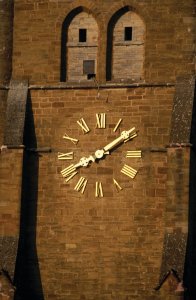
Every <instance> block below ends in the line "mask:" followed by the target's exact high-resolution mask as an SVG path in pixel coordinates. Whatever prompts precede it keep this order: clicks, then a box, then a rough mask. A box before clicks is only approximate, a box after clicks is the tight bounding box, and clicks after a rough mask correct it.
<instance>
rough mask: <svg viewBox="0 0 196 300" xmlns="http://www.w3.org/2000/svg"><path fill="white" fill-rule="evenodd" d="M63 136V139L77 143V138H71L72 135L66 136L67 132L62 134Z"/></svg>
mask: <svg viewBox="0 0 196 300" xmlns="http://www.w3.org/2000/svg"><path fill="white" fill-rule="evenodd" d="M63 138H64V139H65V140H69V141H71V142H72V143H73V144H75V145H76V144H77V142H78V140H77V139H74V138H72V137H70V136H68V134H67V133H65V135H64V136H63Z"/></svg>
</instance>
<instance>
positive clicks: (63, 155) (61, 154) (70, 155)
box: [58, 152, 73, 160]
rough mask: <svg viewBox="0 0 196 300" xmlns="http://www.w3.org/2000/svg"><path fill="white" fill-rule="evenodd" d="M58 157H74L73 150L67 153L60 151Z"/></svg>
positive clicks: (64, 158)
mask: <svg viewBox="0 0 196 300" xmlns="http://www.w3.org/2000/svg"><path fill="white" fill-rule="evenodd" d="M58 159H59V160H67V159H73V152H67V153H61V152H58Z"/></svg>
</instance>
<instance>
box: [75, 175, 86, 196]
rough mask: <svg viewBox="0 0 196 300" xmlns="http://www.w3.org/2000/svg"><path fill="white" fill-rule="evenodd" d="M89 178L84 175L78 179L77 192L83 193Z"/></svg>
mask: <svg viewBox="0 0 196 300" xmlns="http://www.w3.org/2000/svg"><path fill="white" fill-rule="evenodd" d="M87 181H88V180H87V179H86V178H84V177H80V179H79V180H78V182H77V184H76V186H75V188H74V190H75V191H77V192H80V191H81V193H82V194H83V193H84V191H85V188H86V185H87Z"/></svg>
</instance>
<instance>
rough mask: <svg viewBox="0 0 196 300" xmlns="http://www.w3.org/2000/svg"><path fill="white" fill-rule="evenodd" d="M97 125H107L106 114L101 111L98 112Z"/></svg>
mask: <svg viewBox="0 0 196 300" xmlns="http://www.w3.org/2000/svg"><path fill="white" fill-rule="evenodd" d="M96 120H97V123H96V127H97V128H105V127H106V114H105V113H99V114H96Z"/></svg>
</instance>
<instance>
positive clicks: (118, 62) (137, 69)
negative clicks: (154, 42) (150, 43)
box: [112, 11, 145, 81]
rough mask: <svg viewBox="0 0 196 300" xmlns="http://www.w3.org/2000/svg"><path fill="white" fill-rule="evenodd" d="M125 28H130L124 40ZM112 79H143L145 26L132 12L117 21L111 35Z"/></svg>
mask: <svg viewBox="0 0 196 300" xmlns="http://www.w3.org/2000/svg"><path fill="white" fill-rule="evenodd" d="M125 27H131V28H132V38H131V37H129V38H131V40H126V37H125V32H124V31H125ZM113 36H114V38H113V49H112V53H113V66H112V79H118V80H124V79H129V80H132V81H140V80H141V79H143V78H144V49H145V46H144V39H145V25H144V23H143V21H142V19H141V18H140V17H139V16H138V15H137V14H136V13H134V12H131V11H129V12H126V13H125V14H124V15H123V16H122V17H120V18H119V20H118V21H117V23H116V25H115V28H114V33H113Z"/></svg>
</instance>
